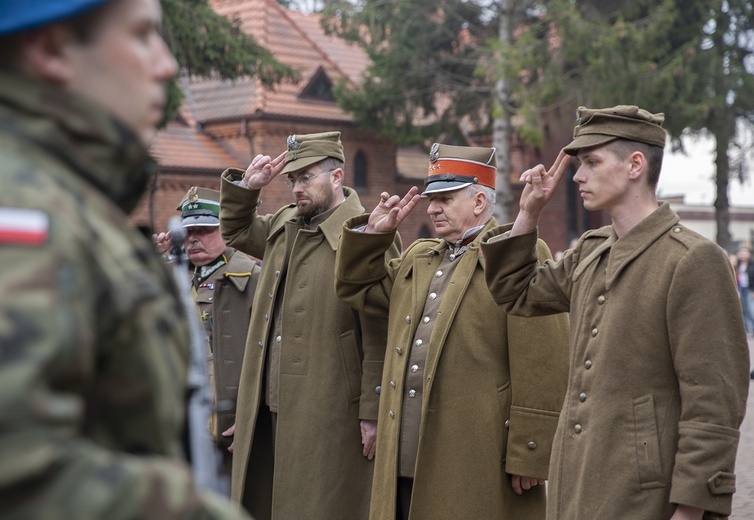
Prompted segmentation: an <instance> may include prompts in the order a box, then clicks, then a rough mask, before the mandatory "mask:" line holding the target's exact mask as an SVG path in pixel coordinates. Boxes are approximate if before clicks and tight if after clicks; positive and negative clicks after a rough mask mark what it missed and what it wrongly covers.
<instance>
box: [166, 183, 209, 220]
mask: <svg viewBox="0 0 754 520" xmlns="http://www.w3.org/2000/svg"><path fill="white" fill-rule="evenodd" d="M175 209H179V210H181V225H182V226H183V227H194V226H219V225H220V192H219V191H217V190H211V189H209V188H199V187H197V186H192V187H191V188H189V190H188V192H187V193H186V195H184V196H183V200H181V203H180V204H178V207H177V208H175Z"/></svg>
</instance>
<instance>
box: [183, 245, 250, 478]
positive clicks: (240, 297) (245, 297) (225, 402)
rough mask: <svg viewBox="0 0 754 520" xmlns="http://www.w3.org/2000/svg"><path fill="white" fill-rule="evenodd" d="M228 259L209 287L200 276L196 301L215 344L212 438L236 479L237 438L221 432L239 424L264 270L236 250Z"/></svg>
mask: <svg viewBox="0 0 754 520" xmlns="http://www.w3.org/2000/svg"><path fill="white" fill-rule="evenodd" d="M222 256H224V257H225V258H226V259H227V262H228V263H227V264H225V265H223V266H221V267H220V268H218V269H217V271H215V272H214V273H212V275H211V276H210V277H209V278H208V279H207V280H205V281H204V283H203V284H198V280H197V275H196V274H194V279H193V285H194V288H195V289H198V290H197V294H196V296H195V297H194V300H195V301H196V304H197V305H198V306H199V312H200V316H201V320H202V322H203V323H202V324H203V325H204V330H205V332H206V333H207V336H208V337H209V338H210V341H211V343H210V352H209V358H208V368H209V376H210V387H211V388H212V390H213V392H214V397H215V409H216V410H217V411H216V412H215V413H213V414H212V416H211V417H210V434H211V435H212V440H213V441H215V443H216V445H217V447H218V448H219V450H220V453H221V455H222V460H223V468H222V470H223V474H226V475H230V468H231V459H232V454H231V453H230V452H229V451H228V447H229V446H230V444H231V442H233V438H232V437H223V436H222V435H221V434H222V432H224V431H225V430H227V429H228V428H230V427H231V426H233V424H235V422H236V402H237V400H238V380H239V379H240V378H241V364H242V362H243V353H244V349H245V348H246V337H247V334H248V332H249V319H250V318H251V309H252V305H253V303H254V292H255V290H256V287H257V282H258V281H259V273H260V271H261V268H260V267H259V265H258V264H259V262H258V261H257V260H256V259H254V258H251V257H249V256H248V255H246V254H244V253H241V252H238V251H236V250H235V249H233V248H232V247H229V248H228V249H226V250H225V252H224V253H223V254H222ZM197 284H198V285H199V287H197ZM218 403H219V406H218V405H217V404H218Z"/></svg>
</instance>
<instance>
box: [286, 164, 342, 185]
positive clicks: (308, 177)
mask: <svg viewBox="0 0 754 520" xmlns="http://www.w3.org/2000/svg"><path fill="white" fill-rule="evenodd" d="M333 171H335V170H334V169H333V170H326V171H323V172H319V173H304V174H302V175H299V176H298V178H296V177H293V176H292V175H288V177H286V178H285V185H286V186H288V188H289V189H291V190H292V189H293V187H294V186H295V185H296V183H298V185H299V186H301V187H302V188H306V187H307V186H309V184H310V183H311V182H312V179H314V177H319V176H320V175H322V174H325V173H330V172H333Z"/></svg>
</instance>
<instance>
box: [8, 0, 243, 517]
mask: <svg viewBox="0 0 754 520" xmlns="http://www.w3.org/2000/svg"><path fill="white" fill-rule="evenodd" d="M160 24H161V9H160V5H159V2H158V1H157V0H67V1H61V0H37V1H33V2H30V1H22V0H9V1H3V2H0V157H2V161H1V162H0V184H1V185H2V186H3V189H2V190H0V265H2V269H0V293H1V294H2V301H1V302H0V395H2V399H0V461H1V462H0V516H2V518H3V519H12V518H18V519H29V518H72V519H73V518H81V519H83V518H88V519H103V520H104V519H113V518H142V519H176V520H177V519H190V518H194V519H198V518H242V517H245V515H243V514H242V513H241V512H238V511H235V510H234V509H233V508H232V506H231V505H230V504H229V503H227V502H226V501H224V500H222V499H220V498H219V497H216V496H214V497H213V496H212V495H211V494H209V493H207V494H205V493H201V492H199V491H197V489H196V484H195V481H194V475H192V472H191V470H190V467H189V466H188V465H187V464H186V462H185V455H186V449H185V446H184V443H183V434H184V429H185V427H186V389H187V384H186V379H187V364H188V359H189V353H188V341H189V333H188V327H187V323H186V317H185V314H184V311H183V308H182V306H181V304H180V302H179V299H178V293H177V289H176V286H175V284H174V282H173V280H172V277H171V274H170V273H169V271H168V270H167V268H166V267H165V265H164V263H163V262H162V261H161V260H160V258H159V256H158V255H157V254H156V253H155V251H154V248H153V246H152V244H150V243H149V241H148V240H146V239H145V238H144V237H143V236H142V234H141V233H139V232H138V231H137V230H135V229H133V228H130V227H128V226H127V224H126V218H127V214H128V213H129V212H130V211H131V210H132V209H133V208H134V207H135V206H136V203H137V202H138V200H139V198H140V197H141V195H142V194H143V192H144V189H145V187H146V185H147V182H148V180H149V178H150V175H151V174H152V173H154V172H155V170H156V165H155V164H154V163H153V162H152V161H151V160H150V159H149V157H148V154H147V146H148V144H149V141H150V140H151V138H152V137H153V135H154V133H155V125H156V124H157V123H158V122H159V120H160V119H161V118H162V109H163V106H164V104H165V82H166V81H167V80H168V79H170V78H171V77H172V76H173V75H174V74H175V73H176V71H177V65H176V62H175V60H174V59H173V57H172V56H171V54H170V52H169V51H168V49H167V47H166V46H165V42H164V41H163V39H162V37H161V36H160V33H159V28H160ZM207 448H208V449H210V450H211V446H210V445H209V443H208V446H207Z"/></svg>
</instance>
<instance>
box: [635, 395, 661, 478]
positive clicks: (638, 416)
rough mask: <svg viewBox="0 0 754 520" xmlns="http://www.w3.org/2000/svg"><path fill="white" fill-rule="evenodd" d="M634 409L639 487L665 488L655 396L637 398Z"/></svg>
mask: <svg viewBox="0 0 754 520" xmlns="http://www.w3.org/2000/svg"><path fill="white" fill-rule="evenodd" d="M633 408H634V439H635V442H636V463H637V469H638V473H639V487H640V488H641V489H654V488H660V487H665V484H663V483H662V462H661V460H660V441H659V438H658V435H657V421H656V419H655V401H654V396H653V395H652V394H648V395H644V396H641V397H637V398H636V399H634V400H633Z"/></svg>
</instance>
